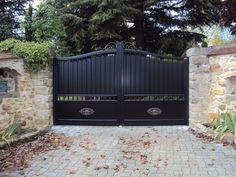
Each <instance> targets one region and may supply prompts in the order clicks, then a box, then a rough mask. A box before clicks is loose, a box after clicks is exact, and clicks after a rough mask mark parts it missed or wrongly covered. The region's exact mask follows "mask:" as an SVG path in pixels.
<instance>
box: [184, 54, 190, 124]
mask: <svg viewBox="0 0 236 177" xmlns="http://www.w3.org/2000/svg"><path fill="white" fill-rule="evenodd" d="M184 71H185V73H184V84H183V85H184V88H185V89H184V95H185V100H184V102H185V108H186V109H185V115H186V117H185V121H186V123H187V124H188V123H189V58H186V59H185V60H184Z"/></svg>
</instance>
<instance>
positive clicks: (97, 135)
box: [17, 126, 236, 177]
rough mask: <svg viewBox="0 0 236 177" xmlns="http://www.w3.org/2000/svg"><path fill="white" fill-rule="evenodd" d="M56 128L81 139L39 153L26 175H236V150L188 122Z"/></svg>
mask: <svg viewBox="0 0 236 177" xmlns="http://www.w3.org/2000/svg"><path fill="white" fill-rule="evenodd" d="M53 131H55V132H62V133H65V134H66V135H69V136H75V137H76V140H75V142H74V144H73V145H72V146H71V148H70V149H69V150H66V149H64V148H62V149H59V150H56V151H51V152H48V153H45V154H42V155H41V156H39V157H37V158H36V159H35V160H33V161H32V163H31V167H29V168H28V169H26V170H25V175H23V176H26V177H32V176H42V177H47V176H48V177H54V176H55V177H64V176H77V177H113V176H117V177H145V176H148V177H159V176H167V177H175V176H176V177H182V176H186V177H195V176H196V177H197V176H203V177H207V176H212V177H226V176H227V177H236V150H234V149H233V148H231V147H223V146H222V145H219V144H213V143H209V144H206V143H202V142H201V141H200V140H198V139H197V138H195V137H194V136H193V135H192V134H190V133H188V132H187V127H185V126H153V127H147V126H140V127H137V126H133V127H130V126H129V127H123V128H119V127H96V126H94V127H92V126H82V127H79V126H77V127H76V126H63V127H62V126H55V127H53ZM17 176H21V175H19V174H18V175H17Z"/></svg>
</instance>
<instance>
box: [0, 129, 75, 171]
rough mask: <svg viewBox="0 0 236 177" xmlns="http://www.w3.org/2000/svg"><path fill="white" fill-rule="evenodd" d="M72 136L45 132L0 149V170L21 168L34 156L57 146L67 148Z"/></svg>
mask: <svg viewBox="0 0 236 177" xmlns="http://www.w3.org/2000/svg"><path fill="white" fill-rule="evenodd" d="M72 143H73V138H69V137H66V136H65V135H64V134H56V133H47V134H45V135H44V136H41V137H39V138H38V139H37V140H35V141H32V142H25V143H17V144H14V145H12V146H7V147H5V149H2V150H0V172H3V171H8V170H15V169H17V170H23V169H24V168H27V167H28V166H29V164H30V160H32V159H33V158H34V157H35V156H37V155H39V153H44V152H47V151H50V150H55V149H58V148H59V147H61V148H65V149H68V150H69V147H70V145H71V144H72Z"/></svg>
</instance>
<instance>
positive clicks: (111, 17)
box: [54, 0, 220, 56]
mask: <svg viewBox="0 0 236 177" xmlns="http://www.w3.org/2000/svg"><path fill="white" fill-rule="evenodd" d="M219 1H220V0H209V1H207V2H206V1H203V0H198V1H190V0H176V1H159V0H146V1H141V0H132V1H131V0H125V1H124V0H122V1H120V0H70V1H66V0H54V7H55V8H56V9H57V11H58V13H59V14H60V16H61V17H62V21H63V24H64V27H65V31H66V34H67V36H66V37H64V38H61V40H60V42H61V45H62V46H64V47H69V50H70V51H71V52H73V53H82V52H88V51H91V50H97V49H100V48H102V47H104V46H105V45H106V44H107V43H108V42H111V41H116V40H124V41H129V42H135V45H136V46H137V47H138V48H142V49H144V50H148V51H152V52H158V53H162V54H172V55H178V56H181V55H182V54H183V52H184V51H185V50H186V49H187V48H189V47H191V45H192V43H193V41H194V42H200V41H203V40H204V37H205V36H204V35H202V34H199V33H194V32H189V31H188V28H189V27H193V28H196V27H200V26H203V25H211V24H213V23H217V22H218V20H219V12H218V9H217V4H218V3H219Z"/></svg>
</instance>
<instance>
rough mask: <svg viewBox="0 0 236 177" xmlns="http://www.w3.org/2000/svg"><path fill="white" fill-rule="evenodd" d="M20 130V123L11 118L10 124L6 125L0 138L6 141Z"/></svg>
mask: <svg viewBox="0 0 236 177" xmlns="http://www.w3.org/2000/svg"><path fill="white" fill-rule="evenodd" d="M21 130H22V126H21V123H19V122H18V121H17V120H15V119H14V120H13V121H12V122H11V124H10V125H9V126H8V127H7V129H6V130H5V131H4V132H3V134H2V135H1V137H0V139H2V140H4V141H7V140H9V139H11V138H12V137H14V136H16V135H17V134H19V133H20V132H21Z"/></svg>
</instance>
